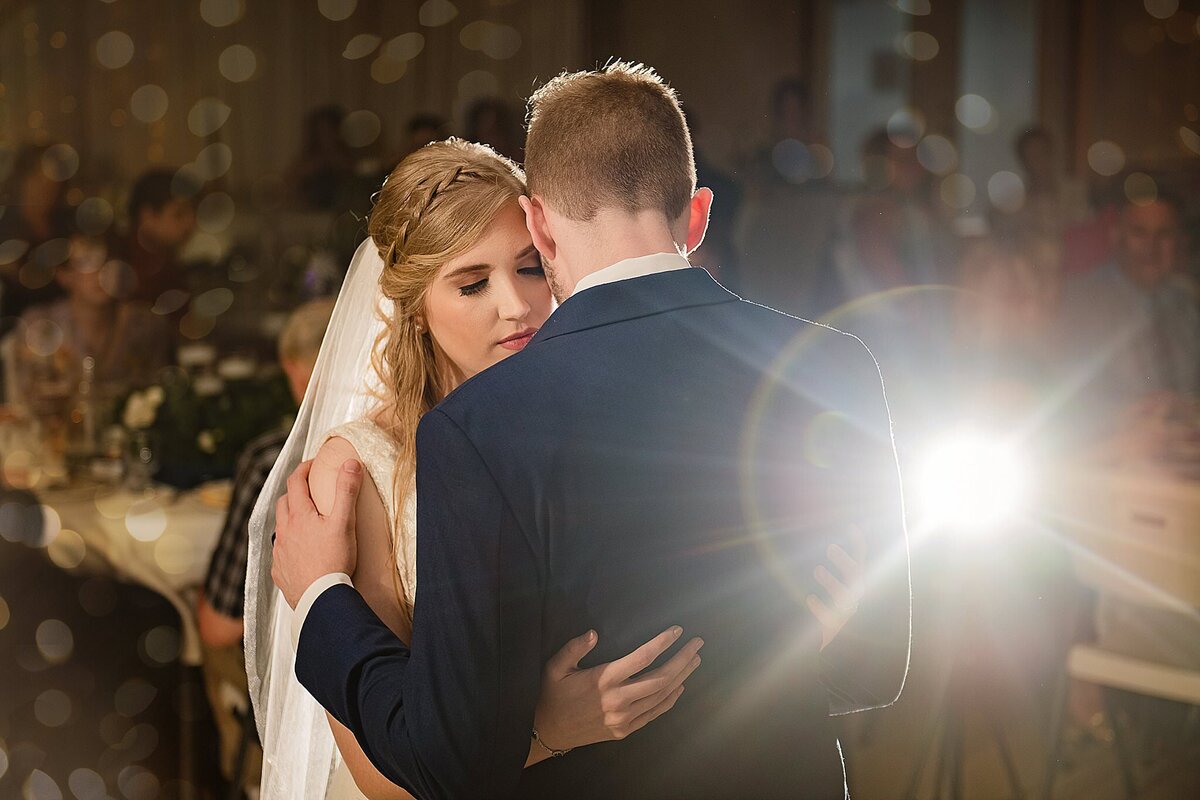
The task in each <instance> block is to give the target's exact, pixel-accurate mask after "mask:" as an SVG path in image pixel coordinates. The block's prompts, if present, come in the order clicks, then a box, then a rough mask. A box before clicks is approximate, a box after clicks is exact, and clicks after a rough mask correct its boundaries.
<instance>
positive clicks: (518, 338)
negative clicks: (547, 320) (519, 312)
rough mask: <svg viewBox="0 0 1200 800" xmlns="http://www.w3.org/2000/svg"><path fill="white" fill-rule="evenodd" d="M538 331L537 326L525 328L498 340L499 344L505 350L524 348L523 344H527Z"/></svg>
mask: <svg viewBox="0 0 1200 800" xmlns="http://www.w3.org/2000/svg"><path fill="white" fill-rule="evenodd" d="M537 332H538V329H537V328H526V329H525V330H523V331H521V332H519V333H514V334H513V335H512V336H510V337H508V338H507V339H501V340H500V346H501V347H503V348H504V349H505V350H524V349H525V345H527V344H529V340H530V339H532V338H533V335H534V334H535V333H537Z"/></svg>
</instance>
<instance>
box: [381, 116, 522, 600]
mask: <svg viewBox="0 0 1200 800" xmlns="http://www.w3.org/2000/svg"><path fill="white" fill-rule="evenodd" d="M523 194H525V176H524V175H523V174H522V172H521V170H520V168H519V167H517V165H516V164H514V163H513V162H512V161H510V160H509V159H507V158H505V157H503V156H501V155H498V154H497V153H496V152H495V151H493V150H492V149H491V148H489V147H487V146H486V145H481V144H473V143H471V142H465V141H463V140H461V139H448V140H446V141H442V142H434V143H432V144H429V145H426V146H425V147H422V148H421V149H419V150H416V151H414V152H413V153H411V154H410V155H409V156H408V157H407V158H405V159H404V160H403V161H401V162H400V164H399V165H398V166H397V167H396V168H395V169H394V170H392V173H391V174H390V175H388V177H387V180H386V181H385V182H384V185H383V188H382V189H381V190H380V192H379V194H378V199H377V200H376V203H375V207H374V208H373V209H372V211H371V217H370V221H369V223H368V226H367V230H368V232H369V233H370V235H371V239H372V240H373V241H374V242H375V246H376V247H377V248H378V250H379V256H380V258H381V259H382V260H383V273H382V275H381V276H380V279H379V283H380V289H381V292H382V294H383V298H384V302H383V304H382V306H381V308H380V313H381V314H383V316H384V318H385V321H386V322H387V325H386V327H385V328H384V330H383V332H382V333H381V334H380V337H379V339H378V340H377V341H376V343H375V349H374V353H373V355H372V366H373V367H374V369H375V372H376V375H377V376H378V377H379V385H380V386H381V389H380V390H379V391H378V392H377V399H378V401H379V402H378V406H377V409H376V411H375V417H374V418H375V422H376V423H377V424H378V425H379V426H380V427H381V428H382V429H383V430H384V431H385V432H387V433H388V435H390V436H391V437H392V439H393V440H394V441H395V442H397V443H398V444H399V445H400V455H399V458H398V462H397V464H396V469H395V470H394V476H395V477H394V481H395V492H394V497H395V509H394V510H395V518H396V520H397V521H399V520H400V519H401V518H402V510H403V508H404V503H405V500H406V496H407V494H408V492H409V487H410V485H411V483H412V480H413V477H414V475H415V472H416V457H415V452H416V434H417V423H418V422H420V419H421V417H422V416H423V415H424V414H425V412H427V411H429V410H430V409H431V408H433V407H434V406H435V405H437V404H438V403H440V402H441V401H442V399H443V398H444V397H445V396H446V395H447V394H448V393H449V391H450V390H451V389H452V388H453V380H452V378H451V376H450V372H449V369H448V365H447V364H446V363H444V359H443V358H441V357H440V356H439V355H438V352H437V349H436V347H435V344H434V341H433V339H432V337H430V335H429V333H428V331H427V330H425V329H424V328H423V326H422V325H421V324H420V320H421V318H422V317H423V316H424V308H425V295H426V292H427V291H428V288H429V286H430V285H431V284H432V282H433V280H434V278H435V277H436V276H437V273H438V271H439V270H440V269H441V267H442V265H444V264H446V263H447V262H449V261H451V260H452V259H454V258H455V257H457V256H458V255H459V254H461V253H464V252H466V251H467V250H469V249H470V248H472V247H473V246H475V244H476V243H477V242H478V241H479V240H480V239H481V238H482V237H483V235H484V233H485V232H486V231H487V229H488V227H489V226H490V225H491V223H492V220H493V219H494V218H495V216H496V214H497V213H498V212H499V211H500V210H501V209H502V208H504V207H505V206H507V205H508V204H509V203H512V202H515V201H516V199H517V198H518V197H520V196H522V195H523ZM397 541H398V539H397V537H396V532H395V531H392V555H393V558H396V557H397V549H396V544H397ZM392 573H393V575H395V576H396V580H397V585H396V593H397V597H398V599H399V601H400V607H401V610H402V612H403V614H404V616H405V618H406V620H407V621H408V622H409V623H410V624H411V622H412V616H411V615H412V609H411V607H410V606H409V605H408V603H407V602H406V600H405V596H404V591H403V586H402V584H401V583H400V581H401V578H400V573H399V570H393V571H392Z"/></svg>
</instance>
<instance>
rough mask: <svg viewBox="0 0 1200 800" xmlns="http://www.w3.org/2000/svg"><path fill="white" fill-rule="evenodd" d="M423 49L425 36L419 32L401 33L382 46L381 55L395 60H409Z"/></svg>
mask: <svg viewBox="0 0 1200 800" xmlns="http://www.w3.org/2000/svg"><path fill="white" fill-rule="evenodd" d="M424 49H425V37H424V36H422V35H421V34H419V33H402V34H400V35H399V36H396V37H394V38H392V39H389V40H388V42H387V44H385V45H384V46H383V55H384V56H386V57H387V58H390V59H393V60H395V61H410V60H412V59H414V58H416V57H417V56H418V55H420V54H421V51H422V50H424Z"/></svg>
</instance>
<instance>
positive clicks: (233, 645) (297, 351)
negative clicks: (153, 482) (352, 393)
mask: <svg viewBox="0 0 1200 800" xmlns="http://www.w3.org/2000/svg"><path fill="white" fill-rule="evenodd" d="M333 304H334V300H333V298H322V299H319V300H313V301H311V302H309V303H306V304H305V305H303V306H301V307H300V308H298V309H297V310H296V311H295V312H293V313H292V315H291V317H289V319H288V322H287V324H286V325H285V326H284V329H283V332H282V333H281V334H280V336H279V362H280V365H281V366H282V367H283V371H284V373H285V374H286V375H287V379H288V385H289V386H290V387H291V390H292V397H293V398H294V399H295V400H296V402H297V403H299V402H300V401H301V400H302V399H303V398H304V392H305V391H306V390H307V388H308V382H309V379H310V378H311V377H312V371H313V366H314V365H315V364H316V360H317V353H318V351H319V350H320V349H321V340H322V339H323V338H324V336H325V328H326V327H327V326H328V324H329V317H330V316H331V315H332V314H333ZM287 435H288V431H287V430H284V429H279V430H274V431H268V432H267V433H264V434H263V435H262V436H260V437H259V438H258V439H255V440H254V441H252V442H251V443H250V444H249V445H247V446H246V449H245V450H244V451H243V452H242V454H241V455H240V456H239V458H238V464H237V474H236V476H235V477H234V481H233V486H234V490H233V498H232V500H231V503H230V506H229V511H228V513H227V514H226V516H225V524H224V526H223V527H222V529H221V536H220V538H219V539H218V541H217V546H216V549H215V550H214V551H213V554H212V559H211V560H210V562H209V565H208V575H207V577H206V578H205V580H204V588H203V589H202V590H201V592H200V596H199V599H198V601H197V607H196V615H197V621H198V624H199V628H200V638H201V640H202V641H203V642H204V645H205V653H204V666H205V684H206V687H207V689H208V696H209V702H210V703H211V704H212V707H213V713H214V716H215V717H216V718H217V724H218V729H219V731H220V734H221V770H222V772H223V773H224V775H225V778H226V780H232V777H233V768H234V760H235V757H236V753H237V746H238V740H239V736H240V734H241V728H240V723H238V722H237V720H235V719H234V718H233V717H232V715H231V714H230V713H229V710H228V708H227V706H228V703H227V702H226V701H224V699H223V698H222V689H221V687H222V685H231V686H232V687H233V689H234V690H235V691H236V693H237V694H236V696H237V697H243V696H245V695H246V694H247V692H248V689H247V686H246V668H245V662H244V658H243V655H242V647H241V644H242V635H243V632H244V627H243V624H242V607H243V605H244V604H245V584H246V548H247V543H248V537H249V527H248V526H249V523H250V513H251V512H252V511H253V510H254V503H255V501H256V500H257V499H258V494H259V492H261V491H262V488H263V485H264V484H265V483H266V480H267V476H268V475H269V474H270V472H271V467H272V466H273V465H274V464H275V459H276V458H278V457H279V452H280V450H282V449H283V444H284V442H285V441H286V440H287ZM255 758H256V759H260V758H261V752H258V753H256V754H255ZM257 772H258V768H257V764H251V769H249V770H248V771H247V775H248V776H254V775H257Z"/></svg>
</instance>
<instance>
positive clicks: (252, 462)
mask: <svg viewBox="0 0 1200 800" xmlns="http://www.w3.org/2000/svg"><path fill="white" fill-rule="evenodd" d="M287 435H288V432H287V431H286V430H278V431H272V432H271V433H266V434H263V435H262V436H260V437H258V438H257V439H255V440H254V441H252V442H250V444H248V445H246V449H245V450H243V451H242V454H241V455H240V456H239V457H238V463H237V473H236V474H235V476H234V479H233V499H232V501H231V502H230V504H229V512H228V513H227V514H226V515H225V527H224V528H222V530H221V538H220V539H219V540H218V541H217V548H216V549H215V550H213V554H212V560H211V561H209V562H208V577H206V578H205V579H204V594H205V596H206V598H207V600H208V602H209V603H210V604H211V605H212V607H213V609H214V610H216V611H217V612H218V613H220V614H224V615H225V616H227V617H232V618H234V619H241V618H242V607H243V606H244V605H245V602H246V549H247V546H248V544H249V541H250V514H251V512H253V511H254V503H255V501H257V500H258V495H259V493H260V492H261V491H262V488H263V485H264V484H265V483H266V482H267V476H268V475H269V474H270V473H271V467H273V466H274V465H275V459H277V458H279V453H280V451H281V450H283V443H284V442H285V441H287Z"/></svg>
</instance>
